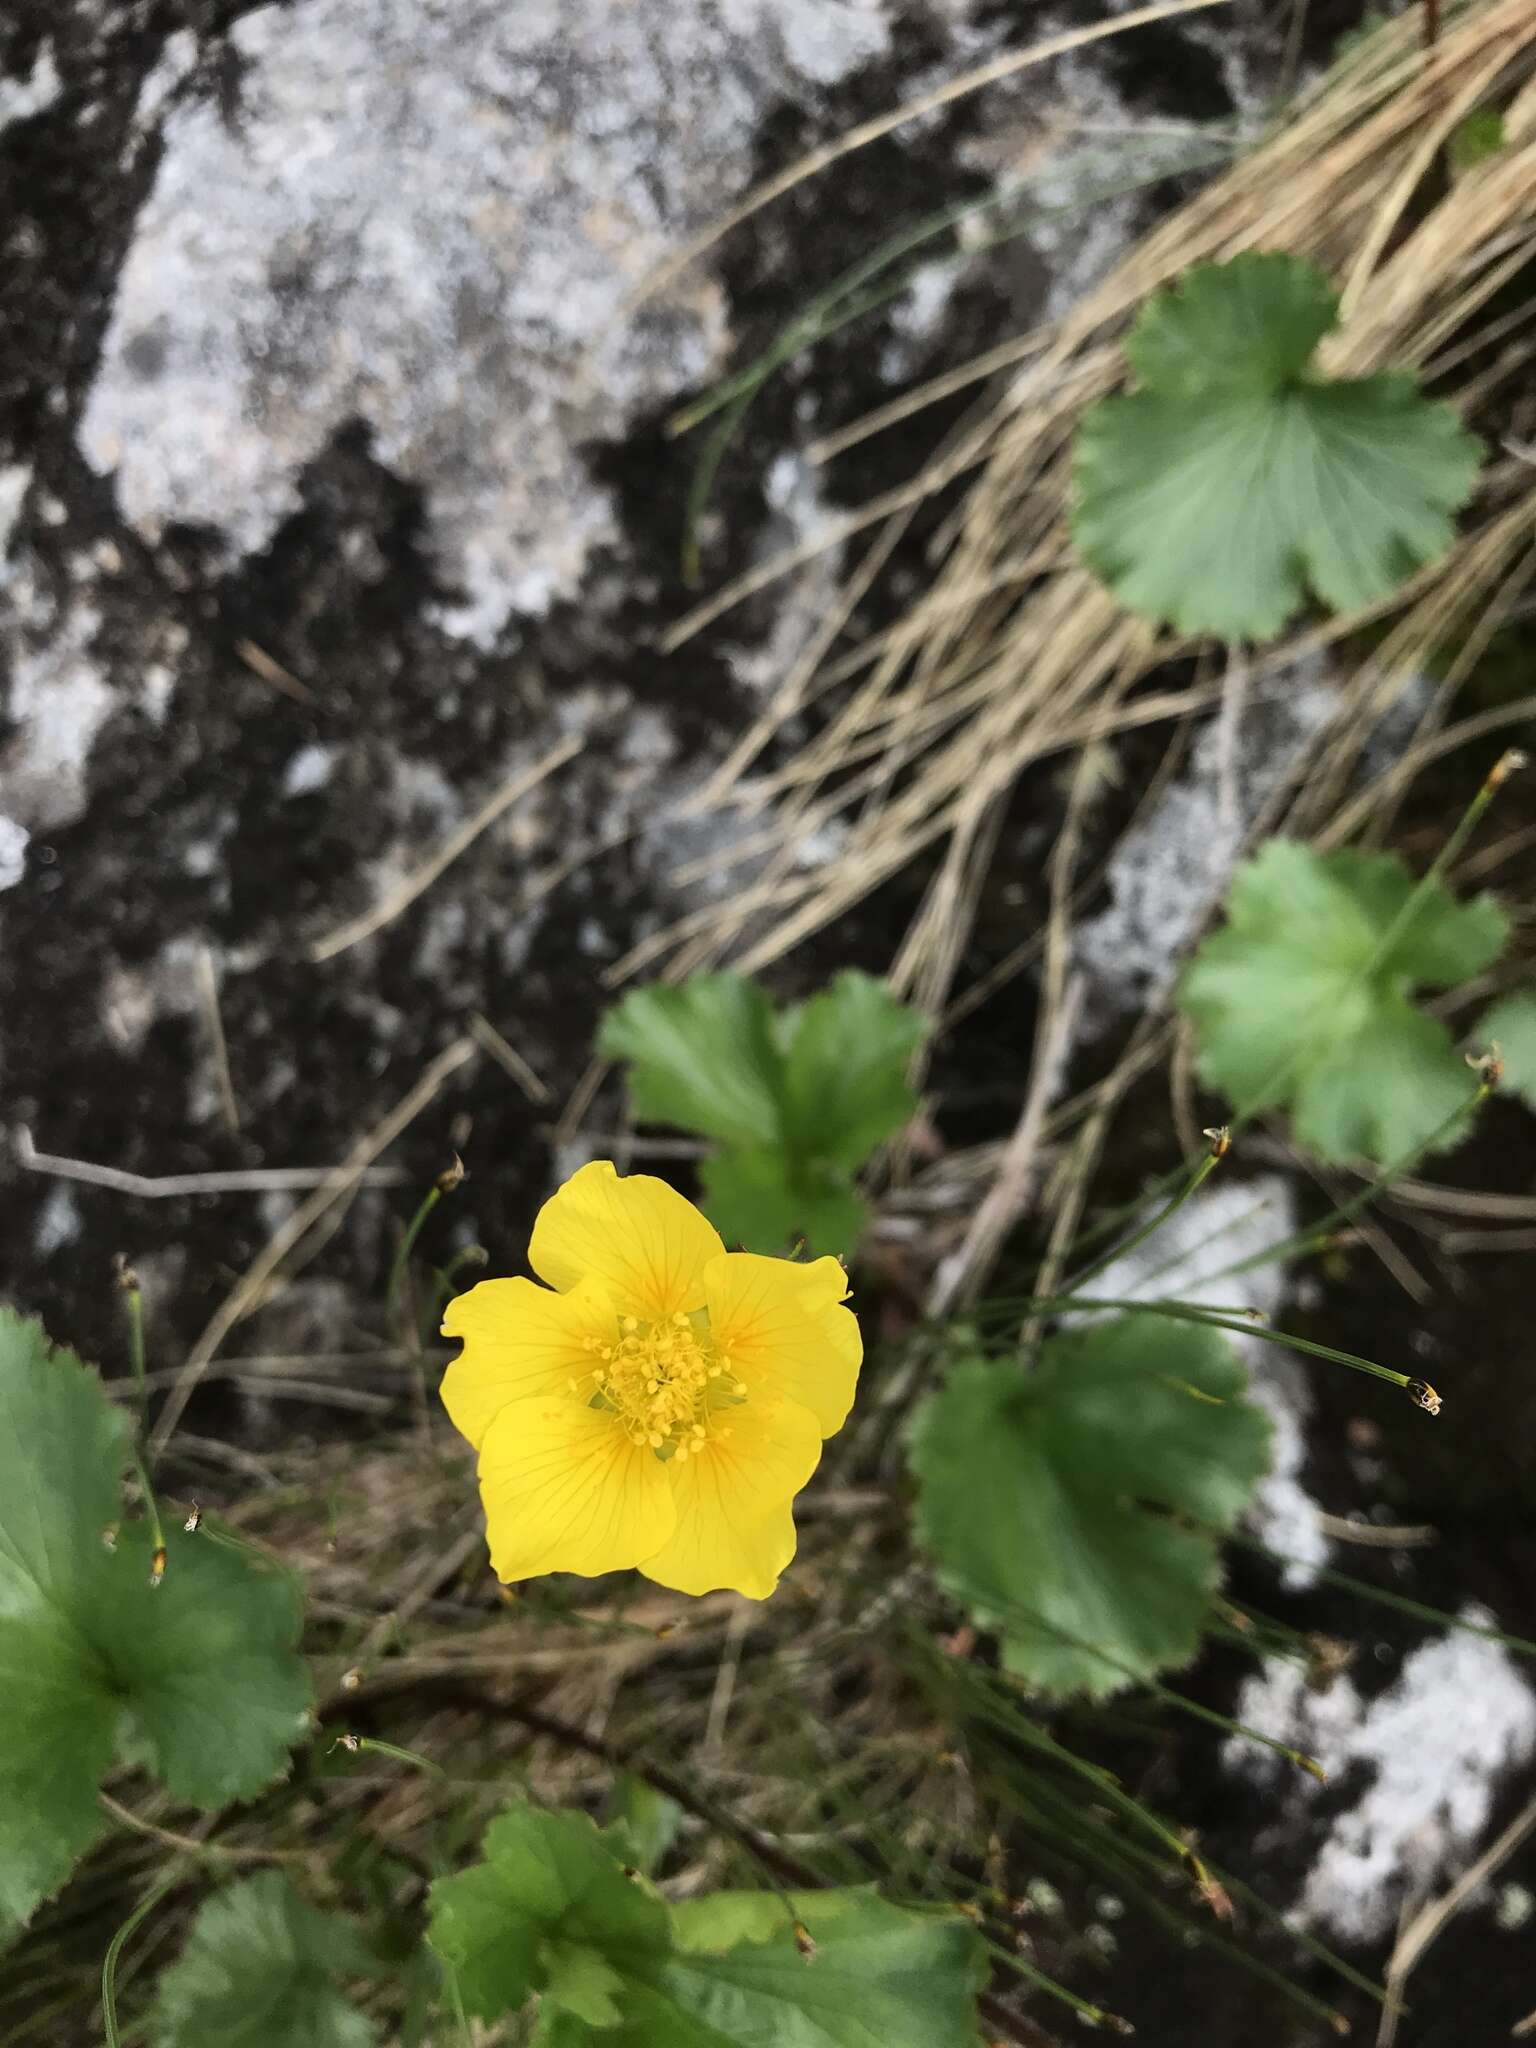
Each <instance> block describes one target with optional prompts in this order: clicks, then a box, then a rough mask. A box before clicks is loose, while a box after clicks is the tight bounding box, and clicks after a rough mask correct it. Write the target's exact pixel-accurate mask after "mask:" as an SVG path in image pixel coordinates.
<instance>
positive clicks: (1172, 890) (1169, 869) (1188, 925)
mask: <svg viewBox="0 0 1536 2048" xmlns="http://www.w3.org/2000/svg"><path fill="white" fill-rule="evenodd" d="M1336 708H1337V699H1336V698H1335V696H1334V693H1333V691H1332V690H1331V689H1330V688H1329V687H1328V686H1327V684H1326V683H1325V682H1324V681H1323V679H1322V674H1321V670H1320V669H1319V668H1318V667H1317V666H1316V665H1315V664H1309V665H1308V666H1307V667H1306V668H1305V669H1303V668H1302V667H1301V666H1300V665H1298V666H1297V667H1296V668H1293V669H1290V670H1287V671H1286V672H1285V673H1284V674H1282V675H1280V676H1278V677H1276V678H1274V679H1273V681H1272V683H1271V685H1270V686H1269V687H1266V688H1264V689H1263V690H1261V691H1255V692H1254V694H1253V698H1252V700H1251V701H1250V702H1249V703H1248V704H1247V705H1246V706H1245V707H1244V708H1243V710H1242V711H1241V713H1240V715H1239V717H1238V718H1237V720H1236V721H1235V727H1234V726H1232V725H1226V724H1224V723H1223V721H1222V720H1220V719H1216V720H1213V721H1212V722H1211V723H1210V724H1208V725H1207V726H1206V728H1205V730H1204V731H1203V732H1202V733H1201V735H1200V738H1199V740H1198V741H1197V742H1196V744H1195V748H1194V752H1193V755H1192V757H1191V760H1190V763H1189V767H1188V770H1187V772H1186V773H1185V774H1184V775H1182V776H1181V777H1180V778H1179V780H1178V781H1177V782H1176V783H1175V784H1174V786H1173V787H1172V788H1171V789H1170V790H1169V791H1168V794H1167V795H1166V796H1165V797H1164V798H1163V799H1162V801H1161V802H1160V803H1159V804H1158V805H1157V807H1156V808H1155V810H1154V811H1153V812H1152V815H1151V816H1150V817H1149V818H1147V819H1146V820H1145V821H1144V822H1143V823H1142V824H1141V825H1139V826H1138V827H1137V828H1136V829H1135V830H1134V831H1132V832H1130V833H1128V834H1127V835H1126V837H1125V839H1124V840H1123V841H1122V842H1121V844H1120V846H1119V848H1118V849H1117V851H1116V853H1115V857H1114V859H1113V861H1112V862H1111V863H1110V867H1109V872H1108V875H1107V877H1106V880H1107V882H1108V887H1109V895H1110V902H1109V907H1108V909H1106V910H1104V911H1101V912H1100V913H1099V915H1098V916H1097V917H1094V918H1092V919H1090V920H1089V922H1088V923H1087V924H1085V925H1084V926H1083V927H1082V929H1081V931H1080V933H1079V935H1078V937H1079V954H1078V957H1079V960H1080V962H1081V964H1082V965H1083V966H1084V967H1085V968H1086V969H1087V970H1088V972H1089V974H1090V975H1091V976H1092V978H1093V985H1094V991H1095V994H1096V995H1098V996H1099V997H1100V998H1101V999H1102V1000H1103V1001H1104V1002H1105V1003H1106V1004H1107V1005H1108V1006H1109V1007H1111V1008H1112V1009H1113V1010H1115V1011H1121V1010H1128V1009H1139V1008H1140V1007H1141V1005H1142V1004H1143V1003H1144V1002H1145V1001H1146V999H1147V998H1148V996H1150V995H1154V994H1158V993H1161V991H1162V990H1163V989H1165V988H1166V987H1167V985H1168V983H1169V982H1170V981H1171V980H1172V978H1173V976H1174V974H1175V972H1176V971H1177V968H1178V964H1179V961H1180V958H1181V956H1182V955H1183V952H1184V949H1185V948H1186V947H1187V945H1188V944H1189V942H1190V940H1191V939H1192V938H1193V937H1194V935H1195V933H1196V931H1197V930H1198V929H1199V927H1200V924H1201V921H1202V920H1203V919H1204V918H1205V917H1206V916H1207V915H1208V914H1209V913H1210V911H1211V910H1212V909H1213V908H1214V906H1215V905H1216V904H1217V902H1218V901H1219V900H1220V898H1221V896H1222V894H1223V893H1224V891H1225V889H1226V886H1227V882H1228V880H1229V879H1230V877H1231V873H1232V869H1233V866H1234V864H1235V862H1236V859H1237V855H1238V852H1239V849H1240V848H1241V846H1242V844H1243V841H1244V839H1245V838H1246V836H1247V834H1248V832H1249V830H1250V828H1251V826H1252V824H1253V821H1254V819H1255V818H1256V817H1257V816H1258V814H1259V811H1260V808H1261V807H1262V805H1263V803H1264V801H1265V799H1266V798H1267V797H1268V796H1269V795H1270V793H1271V792H1272V791H1273V790H1274V788H1275V786H1276V784H1277V783H1278V782H1279V780H1280V778H1281V776H1282V775H1283V774H1284V773H1285V772H1286V770H1287V769H1288V768H1289V767H1290V765H1291V763H1292V762H1293V761H1294V760H1295V759H1296V757H1297V755H1298V754H1299V753H1300V751H1301V749H1302V748H1303V747H1304V746H1305V745H1306V744H1307V742H1308V741H1309V740H1310V739H1312V738H1313V736H1314V735H1315V734H1316V733H1318V732H1319V731H1320V730H1321V729H1322V728H1323V726H1324V725H1326V724H1327V722H1328V720H1329V719H1330V718H1331V717H1332V716H1333V715H1334V712H1335V710H1336Z"/></svg>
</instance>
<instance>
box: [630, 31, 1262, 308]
mask: <svg viewBox="0 0 1536 2048" xmlns="http://www.w3.org/2000/svg"><path fill="white" fill-rule="evenodd" d="M1225 4H1226V0H1164V4H1163V5H1161V6H1157V7H1140V8H1137V10H1136V11H1135V13H1133V14H1122V15H1119V16H1118V17H1117V16H1110V17H1109V18H1108V19H1107V20H1103V21H1096V22H1093V23H1091V24H1090V25H1089V26H1088V27H1087V28H1078V29H1070V30H1068V31H1067V32H1066V33H1065V34H1063V35H1056V36H1048V37H1047V38H1046V39H1045V41H1044V42H1042V43H1035V44H1034V45H1032V47H1031V48H1029V49H1027V50H1009V51H1007V52H1006V53H1005V54H1004V55H1003V56H1001V57H994V58H992V59H991V60H990V61H989V62H988V63H986V64H978V65H977V66H976V67H975V69H974V70H971V71H964V72H962V73H961V74H960V76H959V77H958V78H952V79H950V80H949V82H948V83H947V84H945V85H941V86H938V87H937V88H935V90H934V91H932V92H928V93H923V94H922V95H921V96H920V97H919V98H916V99H912V100H907V101H904V102H903V104H902V105H901V106H899V107H892V108H890V109H889V110H888V111H887V112H886V113H884V114H876V115H875V116H874V117H873V118H872V119H870V120H868V121H861V122H860V123H859V124H858V126H857V127H854V128H848V129H845V130H844V131H843V133H842V134H841V135H836V136H833V137H832V139H831V140H830V141H829V142H825V143H823V144H822V145H821V147H820V148H819V149H813V150H810V151H808V152H807V153H806V155H804V156H802V157H800V158H798V159H797V160H796V161H795V162H794V163H792V164H791V165H790V166H789V167H788V169H787V170H784V171H780V172H779V174H778V176H777V177H773V178H769V179H768V180H767V181H766V182H765V183H763V184H761V185H758V186H757V187H756V188H755V189H754V190H753V191H751V192H749V193H748V194H747V196H746V198H745V199H743V200H742V201H741V202H740V204H739V205H737V206H733V207H732V208H731V210H730V211H729V212H728V213H726V214H724V215H723V216H722V217H721V218H720V219H719V220H717V221H715V222H714V223H713V224H712V225H711V226H710V227H708V228H706V229H705V230H704V231H703V233H702V234H699V235H696V236H695V237H694V238H693V240H692V241H691V242H689V243H687V244H686V246H685V247H684V248H682V249H680V250H679V251H678V253H677V254H676V255H675V256H673V257H671V258H670V259H669V260H668V261H667V262H666V263H663V264H660V265H659V266H658V267H657V269H656V270H655V271H653V272H652V274H651V275H650V276H649V277H648V278H647V279H646V281H645V283H644V285H643V286H642V287H641V288H640V290H639V291H638V292H636V293H635V294H633V296H632V297H631V298H630V299H629V301H628V302H627V303H626V305H625V306H624V308H623V313H624V314H625V315H626V316H627V315H628V314H629V313H631V312H633V310H634V309H635V307H636V306H639V305H643V304H644V303H645V301H646V300H647V299H650V298H654V297H655V296H656V294H657V293H658V292H663V291H666V290H667V288H668V287H669V286H670V285H671V284H672V283H673V282H674V281H675V280H676V279H677V278H678V277H680V276H681V275H682V273H683V272H684V271H685V270H687V269H688V268H689V267H690V266H691V265H692V264H694V263H696V262H697V261H698V259H699V258H700V257H701V256H703V255H706V254H707V253H708V251H709V250H711V249H712V248H713V247H714V246H715V244H716V243H717V242H719V241H721V240H722V239H723V238H724V237H725V236H726V235H728V234H730V232H731V231H732V229H733V228H738V227H740V226H741V224H742V222H743V221H748V220H750V219H751V218H752V216H753V214H755V213H760V212H761V211H762V209H763V208H764V207H765V206H771V205H772V204H773V202H774V200H776V199H782V198H783V196H784V194H785V193H786V192H792V191H793V190H794V189H795V187H796V186H797V185H802V184H804V182H805V181H806V179H807V178H814V177H815V176H817V174H818V173H819V172H821V171H824V170H826V169H827V168H828V166H829V165H831V164H835V163H836V162H838V160H839V159H840V158H841V157H845V156H851V155H852V154H853V152H854V151H855V150H858V149H863V148H865V147H866V146H867V145H868V144H869V143H871V142H878V141H879V139H880V137H881V136H882V135H889V134H890V132H891V130H892V129H893V128H901V127H904V126H905V125H906V123H907V122H908V121H916V120H920V119H921V118H922V117H923V116H925V115H927V114H932V113H934V112H936V111H937V109H938V108H940V107H947V106H949V105H950V104H951V103H952V102H953V101H955V100H958V99H964V98H965V97H966V95H967V94H968V93H973V92H979V91H980V90H981V89H982V88H983V87H984V86H988V85H996V84H998V83H1000V82H1001V80H1003V79H1005V78H1013V77H1015V76H1016V75H1017V74H1018V73H1019V72H1021V71H1027V70H1029V69H1030V68H1031V66H1033V65H1036V64H1045V63H1048V62H1049V61H1050V60H1051V59H1052V58H1053V57H1064V56H1066V55H1067V53H1068V52H1069V51H1072V50H1079V49H1081V48H1082V47H1083V46H1084V44H1086V43H1097V42H1101V41H1102V40H1103V39H1104V38H1105V37H1106V36H1114V35H1121V34H1123V33H1124V32H1125V31H1126V30H1128V29H1133V28H1143V27H1145V26H1147V25H1148V24H1149V23H1152V22H1159V21H1169V20H1171V19H1172V18H1173V17H1174V16H1176V15H1180V14H1195V13H1198V12H1199V11H1200V10H1201V9H1203V8H1207V7H1213V6H1222V5H1225Z"/></svg>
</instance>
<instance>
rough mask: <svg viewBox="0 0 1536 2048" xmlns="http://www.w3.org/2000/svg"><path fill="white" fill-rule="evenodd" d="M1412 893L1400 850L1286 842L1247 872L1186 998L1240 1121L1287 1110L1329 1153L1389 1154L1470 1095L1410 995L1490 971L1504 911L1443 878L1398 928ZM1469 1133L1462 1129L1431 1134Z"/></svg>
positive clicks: (1206, 1060) (1211, 1069)
mask: <svg viewBox="0 0 1536 2048" xmlns="http://www.w3.org/2000/svg"><path fill="white" fill-rule="evenodd" d="M1415 887H1416V884H1415V882H1414V880H1413V877H1412V876H1411V875H1410V874H1409V873H1408V871H1407V869H1406V868H1405V867H1404V866H1403V865H1402V863H1401V862H1400V861H1398V860H1397V859H1395V858H1394V857H1393V856H1391V855H1387V854H1362V853H1354V852H1348V851H1346V852H1341V853H1331V854H1318V853H1314V852H1313V851H1312V850H1311V849H1310V848H1309V847H1305V846H1302V845H1299V844H1297V843H1295V842H1293V841H1290V840H1281V839H1275V840H1270V841H1269V842H1268V844H1266V845H1265V846H1263V847H1262V848H1261V849H1260V850H1259V852H1258V854H1257V855H1256V856H1255V857H1254V858H1253V859H1252V860H1250V861H1247V862H1245V863H1244V865H1243V866H1242V867H1240V868H1239V869H1238V871H1237V873H1236V875H1235V876H1234V878H1233V882H1232V888H1231V892H1230V894H1229V897H1228V901H1227V923H1226V925H1225V926H1224V928H1223V929H1222V930H1221V931H1219V932H1216V933H1214V934H1213V935H1212V937H1210V938H1209V939H1207V940H1206V941H1205V943H1204V944H1203V945H1202V946H1201V947H1200V948H1199V950H1198V952H1197V953H1196V954H1195V956H1194V959H1193V960H1192V961H1191V963H1190V965H1189V967H1188V968H1187V969H1186V971H1185V973H1184V976H1183V979H1182V981H1181V982H1180V985H1179V991H1178V1002H1179V1007H1180V1008H1181V1009H1182V1010H1183V1011H1184V1013H1185V1015H1186V1016H1188V1017H1190V1018H1191V1019H1192V1020H1193V1021H1194V1024H1195V1026H1196V1033H1197V1039H1196V1044H1197V1061H1198V1067H1199V1072H1200V1075H1201V1078H1202V1079H1203V1080H1204V1081H1206V1082H1207V1083H1208V1084H1209V1085H1210V1086H1212V1087H1214V1088H1219V1089H1220V1090H1221V1091H1222V1092H1223V1093H1224V1094H1225V1095H1226V1096H1227V1097H1228V1098H1229V1100H1230V1101H1231V1102H1232V1105H1233V1107H1234V1108H1235V1109H1236V1110H1237V1111H1238V1113H1239V1114H1240V1115H1248V1114H1250V1113H1251V1112H1253V1111H1255V1110H1259V1109H1265V1108H1270V1107H1275V1106H1279V1105H1285V1106H1288V1107H1289V1109H1290V1111H1291V1116H1292V1121H1293V1123H1294V1126H1295V1131H1296V1135H1297V1137H1298V1139H1299V1140H1300V1141H1301V1142H1302V1143H1303V1144H1305V1145H1306V1146H1307V1147H1308V1148H1309V1149H1310V1150H1312V1151H1313V1152H1315V1153H1317V1154H1318V1156H1319V1157H1321V1158H1324V1159H1330V1160H1339V1161H1342V1160H1349V1159H1359V1158H1365V1159H1369V1160H1374V1161H1377V1162H1379V1163H1385V1162H1389V1161H1391V1160H1394V1159H1399V1158H1402V1157H1404V1156H1406V1155H1408V1154H1410V1153H1412V1152H1413V1151H1414V1150H1416V1149H1417V1148H1419V1147H1421V1146H1424V1145H1426V1144H1428V1143H1429V1142H1430V1141H1431V1139H1433V1138H1435V1134H1436V1133H1437V1132H1441V1131H1442V1126H1445V1125H1446V1124H1447V1123H1448V1121H1449V1120H1450V1119H1452V1118H1454V1116H1455V1112H1456V1110H1457V1108H1458V1106H1459V1105H1462V1104H1466V1103H1468V1102H1469V1101H1470V1098H1471V1096H1472V1093H1473V1082H1472V1079H1471V1077H1470V1075H1469V1074H1468V1072H1467V1068H1466V1065H1465V1062H1464V1061H1463V1060H1462V1058H1461V1057H1460V1055H1459V1054H1458V1052H1457V1050H1456V1047H1455V1045H1454V1044H1453V1042H1452V1039H1451V1035H1450V1033H1449V1032H1448V1031H1447V1030H1446V1028H1445V1026H1444V1025H1443V1024H1441V1023H1440V1022H1439V1021H1438V1020H1437V1019H1435V1018H1433V1017H1430V1016H1427V1015H1426V1014H1425V1013H1424V1012H1423V1011H1421V1010H1419V1009H1416V1008H1415V1007H1414V1005H1413V1003H1412V1002H1411V1001H1410V1000H1409V998H1410V995H1411V992H1412V990H1413V989H1414V988H1415V987H1416V986H1429V987H1444V986H1453V985H1455V984H1456V983H1458V982H1461V981H1465V980H1468V979H1470V978H1471V977H1472V976H1473V975H1475V974H1479V973H1481V972H1482V970H1483V969H1484V968H1485V967H1487V966H1488V964H1489V963H1490V962H1491V961H1492V960H1494V959H1495V958H1496V957H1497V956H1498V954H1499V952H1500V951H1501V950H1502V948H1503V945H1504V943H1505V940H1506V938H1507V936H1508V920H1507V919H1506V917H1505V915H1504V913H1503V911H1502V910H1500V908H1499V906H1498V905H1497V904H1496V903H1495V902H1494V901H1493V899H1492V898H1491V897H1487V896H1483V897H1478V898H1476V899H1475V900H1474V901H1472V902H1469V903H1458V902H1457V901H1456V900H1455V898H1454V897H1452V896H1451V895H1450V894H1449V893H1448V892H1447V891H1446V890H1445V889H1443V888H1441V887H1440V886H1439V884H1438V883H1437V884H1435V885H1433V886H1431V887H1430V888H1428V889H1426V890H1424V891H1423V893H1422V894H1421V895H1420V897H1419V898H1418V901H1417V903H1416V904H1415V905H1414V908H1413V911H1412V913H1411V916H1410V918H1409V921H1408V922H1407V923H1406V924H1405V925H1404V926H1403V928H1402V929H1401V930H1400V931H1397V932H1396V933H1395V935H1394V927H1395V926H1396V925H1397V923H1398V920H1399V919H1400V918H1401V917H1402V916H1403V913H1404V911H1405V909H1406V908H1407V906H1408V903H1409V899H1410V898H1411V897H1412V896H1413V893H1414V890H1415ZM1389 939H1390V945H1389V946H1388V947H1387V950H1386V952H1385V953H1384V954H1383V952H1382V948H1383V945H1384V944H1385V943H1386V942H1387V941H1388V940H1389ZM1462 1135H1464V1131H1462V1130H1459V1129H1457V1128H1455V1127H1454V1126H1453V1127H1452V1128H1451V1129H1450V1130H1448V1131H1444V1132H1442V1135H1441V1136H1440V1137H1439V1138H1438V1139H1437V1140H1436V1142H1437V1143H1438V1144H1440V1145H1445V1144H1451V1143H1454V1142H1456V1140H1457V1139H1458V1138H1459V1137H1460V1136H1462Z"/></svg>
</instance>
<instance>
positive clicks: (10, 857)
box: [0, 812, 32, 889]
mask: <svg viewBox="0 0 1536 2048" xmlns="http://www.w3.org/2000/svg"><path fill="white" fill-rule="evenodd" d="M31 839H32V835H31V833H30V832H28V830H27V829H26V827H25V826H24V825H18V824H17V822H16V820H15V819H14V818H8V817H6V816H5V814H4V813H3V812H0V889H14V888H15V886H16V884H17V883H18V882H19V881H20V880H21V878H22V876H23V875H24V874H25V873H26V872H27V847H28V846H29V844H30V843H31Z"/></svg>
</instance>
